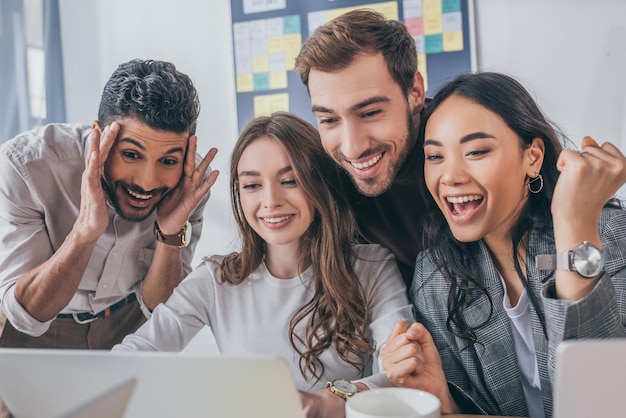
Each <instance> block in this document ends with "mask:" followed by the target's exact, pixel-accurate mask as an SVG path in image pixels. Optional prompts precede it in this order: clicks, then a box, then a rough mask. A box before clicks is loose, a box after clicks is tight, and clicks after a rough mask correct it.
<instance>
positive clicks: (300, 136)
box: [221, 112, 374, 381]
mask: <svg viewBox="0 0 626 418" xmlns="http://www.w3.org/2000/svg"><path fill="white" fill-rule="evenodd" d="M265 137H268V138H271V139H273V140H275V141H277V142H278V143H280V144H281V145H282V146H283V147H284V149H285V151H286V153H287V156H288V158H289V161H290V163H291V167H292V169H293V172H294V175H295V178H296V182H297V184H298V185H299V186H300V188H301V189H302V191H303V193H304V194H305V196H306V198H307V200H308V201H309V202H311V203H312V204H313V207H314V208H315V215H314V219H313V222H312V224H311V226H310V227H309V229H308V230H307V232H306V234H305V237H304V239H305V240H307V243H306V244H304V245H303V246H302V248H303V249H304V252H303V254H301V258H300V260H299V263H300V271H301V272H302V271H304V270H305V269H306V268H307V266H308V265H309V264H310V265H311V267H312V269H313V279H312V280H313V282H314V289H315V290H314V292H315V293H314V295H313V297H312V299H311V300H310V301H309V302H308V303H307V304H306V305H304V306H303V307H301V308H300V309H299V310H298V311H297V312H296V313H295V314H294V316H293V317H292V318H291V322H290V324H289V340H290V342H291V345H292V346H293V347H294V349H295V350H296V352H297V353H298V354H299V355H300V371H301V372H302V375H303V376H305V378H306V376H307V373H310V375H311V376H312V377H313V378H314V379H315V381H318V380H319V379H320V378H321V376H322V375H323V373H324V364H323V363H322V362H321V361H320V360H319V357H320V355H321V354H322V353H323V352H324V351H325V350H327V349H328V348H329V347H330V346H331V344H333V343H334V344H335V346H336V349H337V353H338V354H339V357H340V358H341V359H342V360H343V361H345V362H347V363H349V364H351V365H352V366H354V367H355V368H356V369H357V370H359V371H360V372H361V373H362V372H363V371H364V369H365V367H366V366H367V364H368V363H369V361H370V360H371V354H372V353H373V352H374V349H373V344H372V342H371V341H370V340H369V339H368V338H367V336H366V329H367V325H368V323H369V312H368V310H367V306H366V303H365V297H364V295H363V289H362V288H361V284H360V282H359V279H358V277H357V276H356V273H355V272H354V269H353V261H354V257H355V255H354V254H353V251H352V243H353V240H352V238H353V236H354V231H355V221H354V219H353V216H352V212H351V210H350V206H349V204H348V202H347V200H346V198H345V197H344V193H343V191H342V190H340V189H338V188H337V187H338V186H337V185H339V184H341V182H340V181H339V177H338V176H339V168H338V167H337V166H336V164H335V163H334V161H332V159H331V158H330V157H329V156H328V155H327V154H326V152H325V151H324V149H323V148H322V145H321V142H320V140H319V136H318V132H317V130H316V129H315V128H314V127H313V126H312V125H311V124H310V123H308V122H306V121H305V120H303V119H301V118H299V117H297V116H295V115H293V114H290V113H287V112H276V113H274V114H272V115H271V116H262V117H258V118H256V119H254V120H252V121H251V122H250V123H248V125H247V126H246V128H245V129H244V130H243V132H242V133H241V135H240V136H239V139H238V140H237V143H236V144H235V147H234V150H233V153H232V158H231V164H230V196H231V204H232V208H233V213H234V215H235V220H236V222H237V227H238V228H239V232H240V234H241V238H242V248H241V252H235V253H232V254H229V255H228V256H227V257H226V258H225V259H224V261H223V263H222V265H221V274H222V279H223V280H224V281H227V282H229V283H232V284H236V285H237V284H241V283H243V282H244V281H245V280H246V279H247V278H248V276H249V275H250V274H251V273H252V272H253V271H254V270H255V269H256V268H257V267H258V266H259V265H260V264H261V262H262V261H263V256H264V254H265V242H264V241H263V239H262V238H261V237H260V236H259V235H258V234H257V233H256V232H255V231H254V229H252V227H251V226H250V225H249V224H248V222H247V221H246V218H245V216H244V213H243V210H242V208H241V201H240V195H239V185H238V183H239V181H238V180H239V177H238V171H237V167H238V165H239V160H240V159H241V155H242V154H243V152H244V150H245V149H246V147H247V146H248V145H250V144H251V143H252V142H254V141H256V140H257V139H259V138H265ZM304 320H306V321H307V322H306V329H307V335H306V341H303V340H302V338H300V337H299V336H297V335H296V334H295V333H294V330H295V328H296V326H297V325H298V324H299V323H300V322H302V321H304ZM300 347H304V349H301V348H300Z"/></svg>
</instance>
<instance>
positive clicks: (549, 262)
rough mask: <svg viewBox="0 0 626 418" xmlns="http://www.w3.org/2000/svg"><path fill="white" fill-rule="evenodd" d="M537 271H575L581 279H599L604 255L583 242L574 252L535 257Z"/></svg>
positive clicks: (599, 250)
mask: <svg viewBox="0 0 626 418" xmlns="http://www.w3.org/2000/svg"><path fill="white" fill-rule="evenodd" d="M535 263H536V264H537V270H566V271H575V272H576V273H578V275H580V276H581V277H584V278H586V279H590V278H593V277H597V276H598V275H599V274H600V273H601V272H602V270H604V254H603V253H602V250H601V249H600V248H598V247H597V246H595V245H593V244H591V243H589V242H587V241H583V242H582V243H581V244H580V245H579V246H577V247H576V248H574V249H573V250H569V251H563V252H558V253H556V254H547V255H538V256H536V257H535Z"/></svg>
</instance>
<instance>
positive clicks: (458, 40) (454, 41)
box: [443, 32, 463, 52]
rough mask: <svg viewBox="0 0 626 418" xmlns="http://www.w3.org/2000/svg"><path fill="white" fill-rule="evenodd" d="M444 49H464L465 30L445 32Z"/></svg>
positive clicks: (446, 50)
mask: <svg viewBox="0 0 626 418" xmlns="http://www.w3.org/2000/svg"><path fill="white" fill-rule="evenodd" d="M443 50H444V51H445V52H450V51H463V32H444V33H443Z"/></svg>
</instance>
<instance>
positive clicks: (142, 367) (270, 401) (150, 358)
mask: <svg viewBox="0 0 626 418" xmlns="http://www.w3.org/2000/svg"><path fill="white" fill-rule="evenodd" d="M0 370H1V371H2V372H1V373H2V376H1V378H0V398H2V399H3V400H4V402H5V403H6V405H7V407H8V409H9V410H10V411H11V412H12V414H13V415H14V416H15V417H16V418H29V417H33V418H40V417H45V416H47V417H55V416H63V415H64V414H65V415H67V414H69V413H70V412H71V411H74V410H80V408H81V407H82V406H84V405H85V403H86V402H87V403H88V402H89V401H90V400H91V399H94V400H95V399H97V398H98V397H101V396H102V395H104V394H106V393H108V392H110V391H111V390H112V389H113V388H115V387H117V386H121V385H123V384H124V383H125V382H128V381H129V380H131V379H136V386H135V388H134V391H133V393H132V395H131V396H130V400H129V402H128V407H127V408H126V412H125V414H124V417H132V418H141V417H151V418H154V417H168V418H170V417H176V416H180V417H186V418H194V417H225V418H228V417H233V418H239V417H252V416H254V417H259V418H264V417H268V418H270V417H271V418H281V417H284V418H297V417H303V416H304V414H303V412H302V407H301V403H300V397H299V395H298V392H297V390H296V387H295V384H294V382H293V380H292V378H291V375H290V372H289V368H288V366H287V364H286V363H284V362H283V361H282V360H280V359H277V358H271V357H265V356H258V357H230V356H222V355H215V356H196V355H184V354H181V353H146V352H130V353H129V352H124V353H121V352H120V353H118V352H115V353H112V352H110V351H98V350H54V349H8V348H5V349H0Z"/></svg>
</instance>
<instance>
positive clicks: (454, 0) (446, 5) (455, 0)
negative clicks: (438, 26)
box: [441, 0, 461, 13]
mask: <svg viewBox="0 0 626 418" xmlns="http://www.w3.org/2000/svg"><path fill="white" fill-rule="evenodd" d="M441 11H442V12H443V13H451V12H460V11H461V0H441Z"/></svg>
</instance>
